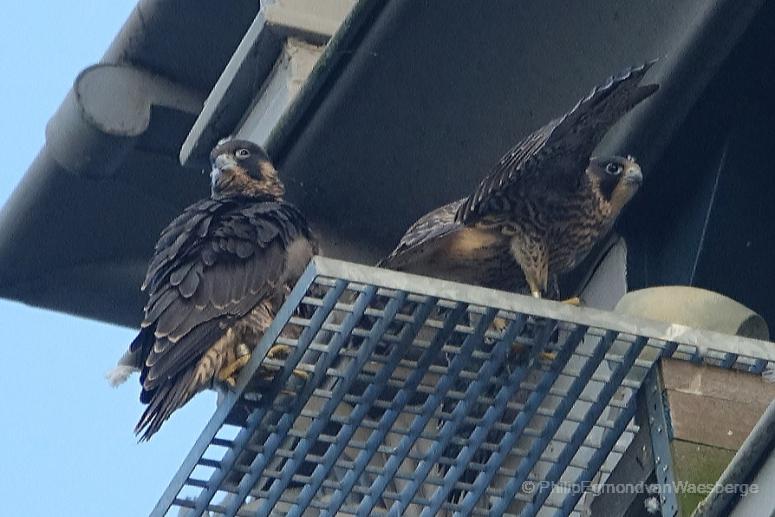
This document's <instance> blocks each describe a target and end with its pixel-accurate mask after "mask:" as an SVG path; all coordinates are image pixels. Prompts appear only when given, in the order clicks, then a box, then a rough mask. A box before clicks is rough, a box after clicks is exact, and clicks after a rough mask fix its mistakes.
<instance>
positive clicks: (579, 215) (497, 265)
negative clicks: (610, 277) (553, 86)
mask: <svg viewBox="0 0 775 517" xmlns="http://www.w3.org/2000/svg"><path fill="white" fill-rule="evenodd" d="M652 64H653V62H650V63H647V64H645V65H642V66H639V67H636V68H631V69H628V70H626V71H625V72H624V73H622V74H621V75H618V76H615V77H611V78H610V79H608V81H606V82H605V84H603V85H601V86H598V87H596V88H594V89H593V90H592V91H591V92H590V94H589V95H587V96H586V97H584V98H583V99H581V100H580V101H579V102H578V103H577V104H576V106H574V107H573V109H571V110H570V111H569V112H568V113H566V114H565V115H563V116H561V117H559V118H557V119H555V120H552V121H551V122H549V123H548V124H546V125H545V126H544V127H542V128H540V129H539V130H537V131H535V132H534V133H532V134H531V135H529V136H528V137H526V138H525V139H523V140H522V141H521V142H519V143H518V144H517V145H516V146H514V148H512V149H511V150H510V151H509V152H508V153H506V155H505V156H504V157H503V158H501V160H500V162H498V165H497V166H496V167H495V169H494V170H493V171H492V172H491V173H490V174H489V175H488V176H487V177H486V178H484V180H482V182H481V183H480V184H479V185H478V186H477V188H476V190H475V191H474V192H473V193H472V194H471V195H470V196H468V197H466V198H463V199H459V200H457V201H454V202H452V203H449V204H447V205H444V206H442V207H440V208H438V209H436V210H433V211H432V212H430V213H428V214H426V215H425V216H423V217H421V218H420V219H419V220H418V221H417V222H416V223H414V224H413V225H412V226H411V227H410V228H409V230H408V231H407V232H406V234H405V235H404V236H403V237H402V238H401V241H400V242H399V244H398V246H397V247H396V248H395V250H393V252H392V253H390V255H388V256H387V257H386V258H385V259H384V260H383V261H382V262H380V264H379V265H380V266H381V267H386V268H389V269H394V270H398V271H406V272H410V273H416V274H421V275H427V276H432V277H437V278H442V279H445V280H453V281H457V282H464V283H469V284H475V285H480V286H484V287H491V288H495V289H501V290H509V291H514V292H523V293H532V294H533V295H534V296H536V297H541V296H546V295H547V291H549V296H550V297H554V296H557V295H558V293H556V290H557V287H556V281H557V275H559V274H562V273H565V272H568V271H570V270H571V269H572V268H573V267H574V266H575V265H576V264H578V263H579V262H580V261H581V260H582V259H583V258H584V257H585V256H586V255H587V254H588V253H589V251H590V250H591V249H592V247H593V246H594V245H595V243H596V242H597V241H598V240H599V239H600V238H601V237H603V236H604V235H605V234H606V233H607V232H608V231H609V230H610V229H611V227H612V225H613V223H614V221H615V220H616V218H617V217H618V215H619V213H620V212H621V210H622V208H623V207H624V205H626V204H627V202H628V201H629V200H630V199H631V198H632V196H633V195H634V194H635V193H636V192H637V190H638V187H639V186H640V184H641V181H642V179H643V176H642V174H641V170H640V167H639V166H638V164H637V163H636V162H635V159H634V158H632V157H630V156H627V157H620V156H611V157H592V156H591V154H592V152H593V150H594V149H595V147H596V146H597V144H598V143H599V142H600V140H602V138H603V136H604V135H605V133H606V132H607V131H608V129H609V128H610V127H611V126H613V125H614V123H615V122H616V121H617V120H619V118H621V116H622V115H624V114H625V113H627V112H628V111H629V110H630V109H632V108H633V107H634V106H635V105H637V104H638V103H639V102H641V101H642V100H644V99H645V98H647V97H648V96H650V95H651V94H653V93H654V92H655V91H656V90H657V88H658V86H657V85H656V84H649V85H643V86H641V85H639V82H640V80H641V78H642V77H643V75H644V74H645V73H646V71H647V70H648V69H649V68H650V67H651V65H652Z"/></svg>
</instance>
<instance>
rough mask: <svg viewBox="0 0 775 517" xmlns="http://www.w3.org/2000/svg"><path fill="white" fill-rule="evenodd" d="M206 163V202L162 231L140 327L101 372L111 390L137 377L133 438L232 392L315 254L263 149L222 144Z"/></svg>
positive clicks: (232, 142) (299, 216)
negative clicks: (202, 396) (217, 391)
mask: <svg viewBox="0 0 775 517" xmlns="http://www.w3.org/2000/svg"><path fill="white" fill-rule="evenodd" d="M210 161H211V164H212V167H213V168H212V172H211V178H212V194H211V197H210V199H204V200H202V201H199V202H197V203H194V204H193V205H191V206H189V207H188V208H186V209H185V210H184V211H183V213H182V214H181V215H180V216H178V217H177V218H176V219H175V220H174V221H172V223H170V225H169V226H167V228H165V229H164V231H163V232H162V234H161V238H160V239H159V242H158V243H157V244H156V251H155V254H154V256H153V259H151V263H150V265H149V267H148V273H147V276H146V278H145V282H144V283H143V286H142V289H143V290H147V291H148V295H149V299H148V303H147V304H146V306H145V318H144V320H143V322H142V329H141V330H140V333H139V334H138V336H137V337H136V338H135V339H134V341H132V343H131V345H130V347H129V351H127V353H126V354H124V357H122V358H121V360H120V361H119V364H118V366H117V367H116V369H115V370H113V371H112V372H111V373H110V374H109V376H108V377H109V380H111V382H112V383H113V384H114V385H115V384H118V383H120V382H122V381H124V380H125V379H126V378H127V376H128V375H129V374H130V373H131V372H132V371H137V370H139V371H140V383H141V385H142V392H141V394H140V400H141V401H142V402H143V403H145V404H148V407H147V408H146V409H145V412H144V413H143V415H142V417H141V418H140V421H139V422H138V424H137V427H136V428H135V432H136V433H138V434H139V433H142V436H141V440H147V439H149V438H150V437H151V436H152V435H153V434H154V433H155V432H156V431H158V430H159V427H160V426H161V424H162V423H163V422H164V421H165V420H166V419H167V418H168V417H169V416H170V414H171V413H172V412H173V411H175V410H176V409H178V408H179V407H181V406H182V405H183V404H185V403H186V402H188V400H189V399H190V398H191V397H192V396H193V395H195V394H196V393H197V392H199V391H201V390H203V389H206V388H221V387H226V388H228V387H233V386H234V384H235V379H236V376H237V374H238V373H239V371H240V369H241V368H242V367H243V366H244V365H245V364H246V363H247V362H248V360H249V359H250V354H251V352H252V350H253V348H254V347H255V346H256V345H257V344H258V341H259V340H260V339H261V337H262V336H263V333H264V331H265V330H266V329H267V327H268V326H269V324H270V323H271V322H272V319H273V318H274V315H275V313H276V312H277V310H278V309H279V308H280V305H282V303H283V301H284V300H285V297H286V295H287V293H288V292H289V291H290V289H291V288H292V287H293V285H294V284H295V282H296V280H297V279H298V277H299V276H300V275H301V273H302V272H303V270H304V267H305V266H306V265H307V263H308V262H309V260H310V259H311V258H312V256H313V254H314V253H315V252H316V251H317V244H316V242H315V239H314V238H313V236H312V233H311V232H310V229H309V227H308V226H307V222H306V221H305V219H304V216H303V215H302V214H301V212H299V210H298V209H296V207H294V206H293V205H291V204H289V203H286V202H285V201H283V194H284V187H283V184H282V183H281V182H280V180H279V178H278V175H277V170H275V168H274V167H273V166H272V164H271V162H270V161H269V158H268V157H267V155H266V153H264V151H263V149H261V148H260V147H259V146H257V145H255V144H253V143H251V142H246V141H241V140H230V141H225V142H222V143H220V144H219V145H218V146H216V147H215V149H213V151H212V153H211V154H210ZM276 349H277V347H275V348H273V349H272V350H270V352H269V355H270V356H273V357H274V356H276V355H277V354H276V353H275V354H273V350H274V351H276Z"/></svg>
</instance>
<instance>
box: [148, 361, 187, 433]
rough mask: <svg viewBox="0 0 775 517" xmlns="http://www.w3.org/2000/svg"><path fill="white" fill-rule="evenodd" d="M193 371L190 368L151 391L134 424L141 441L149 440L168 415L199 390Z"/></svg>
mask: <svg viewBox="0 0 775 517" xmlns="http://www.w3.org/2000/svg"><path fill="white" fill-rule="evenodd" d="M194 373H195V371H194V369H193V368H191V369H189V370H187V371H185V372H183V373H181V374H180V375H179V376H177V377H176V378H174V379H171V380H169V381H168V382H165V383H164V384H162V385H161V386H159V387H158V388H157V389H156V390H155V391H154V392H153V394H152V395H151V398H150V401H149V403H148V407H147V408H145V411H144V412H143V414H142V416H141V417H140V420H139V421H138V422H137V425H136V426H135V434H138V435H140V441H141V442H144V441H147V440H149V439H150V438H151V436H153V435H154V434H156V432H157V431H158V430H159V429H160V428H161V425H162V424H163V423H164V422H165V421H166V420H167V419H168V418H169V417H170V415H171V414H172V413H173V412H174V411H175V410H177V409H179V408H181V407H182V406H183V405H184V404H185V403H186V402H188V401H189V400H191V397H193V396H194V395H195V394H196V393H197V392H198V391H199V388H198V387H197V386H196V382H195V375H194Z"/></svg>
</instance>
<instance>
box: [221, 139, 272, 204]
mask: <svg viewBox="0 0 775 517" xmlns="http://www.w3.org/2000/svg"><path fill="white" fill-rule="evenodd" d="M210 165H211V166H212V171H211V172H210V179H211V185H212V187H211V188H212V197H213V198H224V197H230V196H245V197H261V198H266V197H271V198H281V197H283V194H284V193H285V187H283V184H282V182H281V181H280V178H279V177H278V175H277V169H275V168H274V165H272V162H271V161H269V157H268V156H267V155H266V152H265V151H264V150H263V149H262V148H261V147H260V146H258V145H256V144H254V143H253V142H249V141H247V140H221V141H220V142H219V143H218V145H216V146H215V148H214V149H213V150H212V152H210Z"/></svg>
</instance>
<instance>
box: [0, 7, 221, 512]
mask: <svg viewBox="0 0 775 517" xmlns="http://www.w3.org/2000/svg"><path fill="white" fill-rule="evenodd" d="M134 4H135V2H134V1H132V0H110V1H107V2H86V1H83V0H73V1H70V2H51V1H44V0H31V1H27V2H7V3H6V4H4V5H3V16H2V17H0V30H1V31H2V34H3V44H2V45H0V70H2V71H3V80H2V81H0V103H1V104H2V105H1V106H0V109H1V110H2V116H0V136H1V137H2V142H3V147H4V149H5V153H4V155H5V156H4V160H3V162H4V163H3V173H2V174H0V203H5V201H6V200H7V199H8V197H9V196H10V195H11V193H12V191H13V189H14V187H15V186H16V184H17V183H18V182H19V180H20V179H21V177H22V176H23V175H24V172H25V171H26V169H27V167H28V165H29V164H30V163H31V162H32V159H33V158H34V157H35V155H36V154H37V152H38V151H39V150H40V148H41V146H42V145H43V143H44V129H45V125H46V122H47V121H48V119H49V118H50V117H51V115H53V113H54V111H55V110H56V108H57V107H58V106H59V104H60V102H61V101H62V99H63V98H64V96H65V94H66V93H67V91H68V90H69V89H70V86H71V85H72V82H73V79H74V78H75V76H76V74H77V73H78V72H79V71H80V70H82V69H83V68H85V67H86V66H88V65H90V64H93V63H96V62H97V61H98V60H99V59H100V57H101V56H102V54H103V53H104V51H105V49H107V47H108V45H109V44H110V42H111V41H112V40H113V37H114V36H115V35H116V34H117V33H118V31H119V29H120V28H121V26H122V24H123V23H124V21H125V20H126V18H127V16H128V15H129V13H130V12H131V10H132V8H133V7H134ZM87 13H88V14H87ZM149 252H150V250H149ZM0 328H1V329H2V331H1V332H0V352H2V358H3V362H4V364H5V367H4V368H3V372H2V374H1V375H0V390H2V393H3V394H4V396H3V397H2V402H0V415H1V416H0V419H1V420H0V422H2V424H0V458H2V460H0V501H3V509H2V511H1V513H2V514H3V515H14V516H15V515H19V516H22V515H24V516H29V517H35V516H44V515H45V516H48V515H52V514H59V515H78V516H79V517H87V516H100V517H104V516H107V515H111V516H119V517H120V516H131V517H136V516H138V515H147V514H148V512H149V511H150V510H151V509H152V508H153V505H154V504H155V503H156V500H157V498H158V497H159V495H160V494H161V492H162V490H163V489H164V488H165V487H166V485H167V483H168V482H169V480H170V479H171V477H172V475H173V474H174V473H175V471H176V470H177V466H178V465H179V464H180V462H181V460H182V459H183V458H184V457H185V455H186V453H187V452H188V450H189V448H190V447H191V445H192V444H193V442H194V440H195V439H196V437H197V436H198V434H199V431H200V430H201V429H202V427H203V425H204V424H205V423H206V422H207V420H208V418H209V416H210V414H211V413H212V410H213V408H214V401H215V397H214V396H213V395H200V396H199V397H197V398H196V399H195V400H194V401H193V402H192V403H190V404H189V405H188V406H187V407H186V408H184V409H183V410H181V411H179V412H177V413H176V414H175V415H174V417H173V419H172V420H171V421H169V422H168V423H167V424H166V425H165V427H164V428H163V429H162V431H161V432H160V433H159V434H157V435H156V436H154V438H153V440H151V442H150V443H143V444H138V443H137V441H136V439H135V437H134V435H133V433H132V428H133V427H134V424H135V422H136V421H137V418H138V417H139V415H140V413H141V411H142V406H141V405H140V403H139V401H138V398H137V397H138V394H139V386H138V384H137V378H136V377H133V378H132V379H130V381H129V382H127V383H126V384H125V385H123V386H121V387H120V388H118V389H112V388H110V387H109V386H108V385H107V383H106V382H105V379H104V377H103V375H104V373H105V371H107V370H108V369H110V368H111V367H112V366H113V365H114V364H115V361H116V359H117V358H118V357H119V356H120V355H121V353H122V352H123V350H124V349H125V348H126V346H127V344H128V343H129V341H130V340H131V339H132V337H133V335H134V332H133V330H132V329H127V328H121V327H116V326H112V325H107V324H104V323H99V322H95V321H89V320H84V319H78V318H74V317H72V316H68V315H64V314H58V313H54V312H50V311H44V310H41V309H36V308H32V307H27V306H24V305H22V304H19V303H14V302H9V301H6V300H0Z"/></svg>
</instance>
